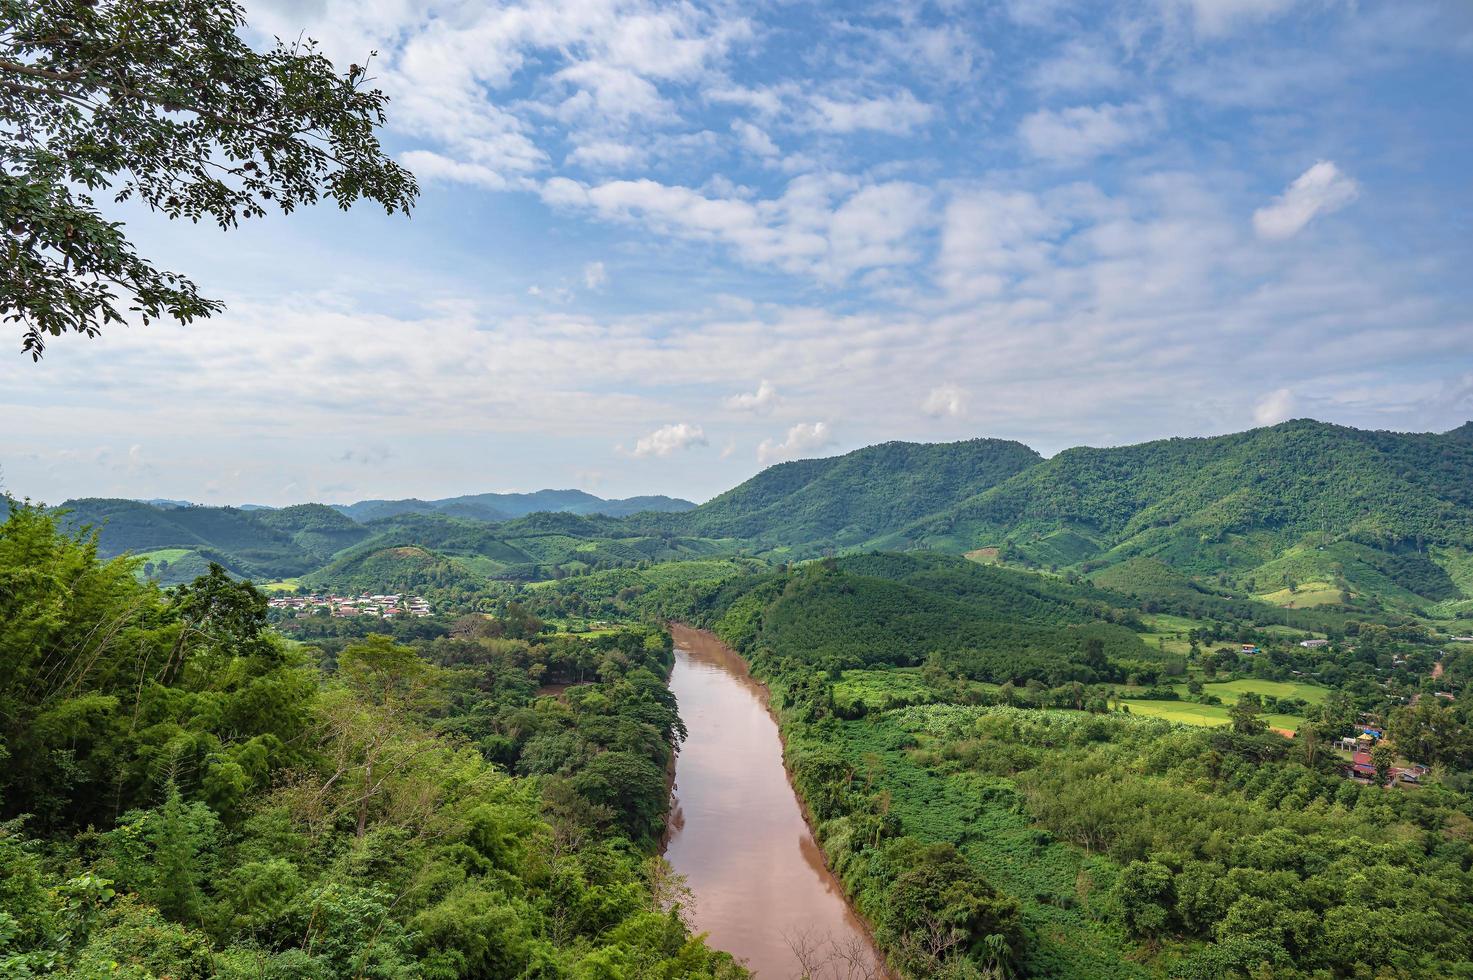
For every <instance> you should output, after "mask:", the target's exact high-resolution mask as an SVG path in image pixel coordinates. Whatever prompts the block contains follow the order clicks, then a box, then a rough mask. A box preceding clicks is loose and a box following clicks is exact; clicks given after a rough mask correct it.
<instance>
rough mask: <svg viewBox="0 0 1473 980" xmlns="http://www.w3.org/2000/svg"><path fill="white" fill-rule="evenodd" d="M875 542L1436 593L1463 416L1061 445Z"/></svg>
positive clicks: (1256, 585)
mask: <svg viewBox="0 0 1473 980" xmlns="http://www.w3.org/2000/svg"><path fill="white" fill-rule="evenodd" d="M881 543H883V544H886V545H888V546H891V547H924V548H934V549H939V550H943V551H972V550H974V549H991V548H1006V549H1008V550H1009V551H1010V552H1011V553H1014V554H1016V555H1017V556H1019V557H1020V558H1023V559H1026V560H1030V561H1033V562H1036V563H1038V564H1045V565H1058V566H1061V567H1062V566H1077V567H1080V568H1082V569H1084V570H1086V571H1088V570H1091V569H1093V568H1099V567H1104V566H1107V565H1113V564H1116V563H1119V562H1123V561H1126V560H1127V559H1131V558H1134V557H1139V556H1149V557H1152V558H1155V559H1158V560H1159V561H1160V562H1161V563H1164V564H1165V565H1166V566H1169V567H1170V568H1171V569H1174V570H1175V571H1176V572H1178V573H1181V574H1184V575H1186V576H1188V577H1194V578H1199V579H1200V578H1208V577H1217V578H1219V579H1221V580H1224V581H1225V582H1232V583H1236V584H1237V585H1239V586H1241V587H1246V588H1248V589H1250V590H1256V591H1258V592H1260V593H1265V594H1267V593H1271V592H1274V591H1275V590H1279V589H1285V588H1287V589H1289V590H1290V592H1291V595H1292V594H1297V592H1298V588H1299V586H1301V585H1303V584H1305V583H1306V582H1311V581H1313V582H1315V583H1316V584H1318V585H1321V586H1323V587H1324V589H1323V591H1324V592H1326V593H1334V598H1335V599H1336V600H1338V599H1339V598H1340V596H1341V593H1347V594H1354V593H1356V592H1358V591H1364V592H1368V593H1388V594H1390V593H1394V596H1393V597H1394V598H1398V599H1402V600H1406V601H1408V602H1415V601H1424V602H1425V601H1428V600H1430V601H1433V602H1439V601H1446V600H1455V599H1459V598H1461V597H1462V596H1463V595H1464V593H1465V592H1466V591H1467V590H1466V589H1465V588H1464V587H1461V586H1459V585H1458V584H1457V582H1456V581H1455V580H1454V578H1453V575H1452V574H1451V573H1450V569H1453V568H1461V567H1462V566H1463V565H1464V564H1465V563H1466V561H1467V559H1468V556H1469V554H1470V549H1473V426H1468V425H1465V426H1463V427H1461V428H1459V429H1455V430H1453V431H1451V432H1447V433H1442V434H1432V433H1425V434H1423V433H1394V432H1368V431H1362V430H1358V429H1352V428H1347V427H1344V426H1336V425H1328V424H1325V423H1322V422H1315V421H1312V420H1295V421H1290V422H1284V423H1281V424H1279V425H1275V426H1271V427H1268V428H1262V429H1254V430H1251V431H1248V432H1240V433H1235V434H1232V435H1226V436H1216V437H1210V438H1197V439H1164V440H1159V441H1156V442H1148V443H1143V444H1140V445H1135V446H1122V447H1116V448H1109V449H1089V448H1080V449H1070V450H1066V451H1065V452H1061V453H1059V454H1058V455H1057V456H1054V457H1053V458H1051V459H1048V460H1045V461H1043V462H1041V463H1039V464H1038V465H1037V466H1034V467H1030V468H1029V469H1027V470H1026V471H1023V472H1021V473H1019V474H1018V475H1017V476H1015V477H1013V478H1011V479H1009V480H1007V481H1004V482H1002V483H999V484H998V485H997V486H995V487H991V488H988V489H986V490H984V491H982V492H980V493H978V494H976V495H974V496H972V497H970V498H968V499H966V500H964V501H961V502H959V503H957V504H954V505H952V506H950V507H946V508H944V509H941V510H939V511H937V512H936V513H934V514H931V515H928V516H925V517H923V518H921V519H919V520H917V521H916V522H914V523H912V524H911V525H909V526H907V527H905V528H903V529H900V530H898V531H896V532H895V533H893V534H892V535H890V536H889V537H888V538H887V539H885V540H884V541H882V542H881Z"/></svg>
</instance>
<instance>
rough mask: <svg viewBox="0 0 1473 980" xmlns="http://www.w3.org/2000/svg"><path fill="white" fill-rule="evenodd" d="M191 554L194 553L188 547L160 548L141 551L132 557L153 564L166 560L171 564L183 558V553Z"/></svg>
mask: <svg viewBox="0 0 1473 980" xmlns="http://www.w3.org/2000/svg"><path fill="white" fill-rule="evenodd" d="M192 554H194V552H193V551H191V550H190V549H189V548H160V549H158V550H157V551H141V552H139V553H138V554H137V555H135V556H134V557H135V558H138V559H139V560H141V561H151V562H153V563H154V564H155V565H157V564H158V563H159V562H161V561H166V562H169V563H170V564H173V563H174V562H176V561H178V560H179V559H181V558H183V557H184V556H185V555H192Z"/></svg>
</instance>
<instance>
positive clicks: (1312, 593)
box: [1258, 582, 1340, 609]
mask: <svg viewBox="0 0 1473 980" xmlns="http://www.w3.org/2000/svg"><path fill="white" fill-rule="evenodd" d="M1258 599H1259V601H1261V602H1267V603H1270V604H1272V605H1275V606H1283V607H1284V608H1285V609H1311V608H1313V607H1314V606H1328V605H1332V604H1335V603H1338V602H1339V601H1340V590H1339V589H1337V588H1336V587H1335V586H1334V585H1333V584H1332V583H1330V582H1306V583H1304V584H1303V585H1301V586H1299V587H1298V588H1297V589H1295V590H1294V591H1293V592H1290V591H1289V590H1288V589H1287V588H1284V589H1279V590H1278V591H1277V592H1269V593H1267V594H1266V595H1260V596H1259V597H1258Z"/></svg>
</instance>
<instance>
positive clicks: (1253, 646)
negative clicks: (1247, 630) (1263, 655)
mask: <svg viewBox="0 0 1473 980" xmlns="http://www.w3.org/2000/svg"><path fill="white" fill-rule="evenodd" d="M1241 650H1242V652H1243V653H1257V652H1258V644H1257V643H1244V644H1243V646H1242V647H1241Z"/></svg>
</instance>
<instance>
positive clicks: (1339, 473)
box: [65, 420, 1473, 632]
mask: <svg viewBox="0 0 1473 980" xmlns="http://www.w3.org/2000/svg"><path fill="white" fill-rule="evenodd" d="M1469 487H1473V424H1470V425H1465V426H1463V427H1461V428H1459V429H1455V430H1453V431H1451V432H1447V433H1443V434H1440V435H1439V434H1404V433H1390V432H1366V431H1361V430H1357V429H1350V428H1345V427H1342V426H1334V425H1326V424H1324V423H1320V422H1314V421H1310V420H1297V421H1292V422H1285V423H1282V424H1280V425H1276V426H1272V427H1269V428H1264V429H1254V430H1252V431H1249V432H1243V433H1236V434H1233V435H1228V436H1218V437H1212V438H1199V439H1167V440H1161V441H1158V442H1151V443H1144V444H1141V445H1136V446H1122V447H1116V448H1108V449H1084V448H1081V449H1070V450H1067V451H1065V452H1062V453H1060V454H1058V455H1057V456H1054V457H1052V458H1050V459H1047V460H1045V459H1042V458H1041V457H1039V456H1038V455H1037V454H1036V453H1034V452H1033V451H1032V450H1030V449H1028V448H1027V447H1026V446H1022V445H1020V444H1018V443H1013V442H1003V441H999V440H989V439H977V440H971V441H968V442H958V443H944V444H935V445H918V444H912V443H885V444H883V445H878V446H871V447H868V448H866V449H861V450H857V451H855V452H852V453H848V454H846V455H842V456H836V457H832V458H828V459H814V460H798V461H794V462H789V463H782V464H778V465H776V466H773V467H770V468H768V469H766V470H764V471H763V472H761V473H759V474H757V475H756V476H755V477H753V478H752V479H750V480H748V481H746V482H745V483H743V484H741V485H740V486H737V487H735V488H733V489H731V490H729V491H727V492H726V493H724V494H721V495H719V496H717V497H715V498H713V499H712V500H710V501H708V502H706V503H704V504H702V505H700V506H699V507H695V508H694V509H684V508H686V504H685V503H684V502H682V501H675V500H671V499H669V498H657V497H638V498H630V499H628V500H624V501H600V499H599V498H596V497H592V496H591V495H588V494H582V493H580V492H577V491H539V492H538V493H535V494H479V495H472V496H466V497H457V498H448V499H446V500H439V501H416V500H404V501H382V500H371V501H361V502H359V503H357V504H353V505H345V506H340V507H336V508H334V507H328V506H324V505H300V506H296V507H287V508H283V509H281V510H269V509H250V510H241V509H235V508H218V507H177V506H168V505H163V506H154V505H150V504H145V503H140V502H137V501H119V500H94V499H86V500H75V501H69V502H68V503H67V504H66V505H65V509H66V510H67V511H68V514H67V518H66V519H67V521H68V522H69V526H71V527H82V526H93V527H97V528H98V529H99V530H100V537H99V542H100V547H101V549H102V553H103V554H104V555H107V556H112V555H116V554H122V553H124V552H132V553H134V554H140V555H142V556H143V557H144V558H145V566H146V568H145V571H146V572H147V574H148V575H149V577H151V578H153V579H154V580H156V581H160V582H162V583H164V584H178V583H181V582H184V581H188V580H189V579H190V578H192V577H193V576H195V575H197V574H199V573H200V572H201V571H202V570H203V569H205V568H207V567H208V565H209V563H210V562H216V563H218V564H220V565H222V566H223V567H225V568H226V569H227V570H228V571H230V572H231V573H232V574H235V575H237V576H238V577H247V578H254V579H256V580H258V581H263V582H264V581H271V580H273V579H289V580H291V581H292V582H293V583H295V584H300V585H301V587H303V588H320V589H338V590H356V589H360V588H385V587H392V588H395V589H402V590H413V591H418V592H424V593H432V594H434V595H435V596H436V598H438V599H441V600H443V601H446V602H451V603H454V604H456V605H458V606H467V605H470V604H472V603H473V602H474V601H475V599H476V597H478V596H484V595H486V594H501V593H504V592H505V591H507V589H508V587H511V588H514V587H515V586H516V585H517V584H518V583H530V582H543V581H551V580H557V579H561V578H565V577H568V576H577V575H586V574H590V573H597V572H600V571H604V570H608V569H620V568H624V569H627V568H636V567H639V566H642V565H647V564H649V563H652V562H661V561H684V560H688V559H692V558H713V557H758V558H762V559H765V560H767V561H770V562H785V561H791V560H801V559H806V558H812V557H819V556H822V555H825V554H835V553H845V552H856V551H866V550H872V549H874V548H882V549H885V550H892V551H894V550H898V551H907V550H914V549H925V550H932V551H943V552H951V553H968V554H971V555H972V556H973V557H974V558H977V559H979V560H982V561H989V562H996V563H1000V564H1004V565H1008V566H1011V567H1020V568H1030V569H1034V570H1045V571H1054V572H1060V573H1066V574H1067V573H1072V574H1075V575H1087V576H1092V577H1096V578H1097V580H1099V581H1100V582H1101V584H1104V585H1106V586H1107V587H1109V588H1111V589H1113V590H1116V591H1126V592H1130V593H1134V594H1136V595H1138V596H1140V597H1141V598H1153V597H1154V598H1169V599H1174V600H1175V601H1176V604H1177V606H1178V607H1180V606H1182V605H1183V602H1184V601H1187V600H1189V601H1190V602H1191V603H1192V604H1194V605H1195V607H1196V609H1197V612H1198V613H1199V614H1201V615H1213V614H1216V613H1218V612H1221V610H1222V609H1223V608H1224V606H1229V605H1231V606H1232V607H1233V608H1232V609H1231V611H1230V614H1231V615H1233V616H1238V617H1241V616H1244V615H1247V614H1248V613H1247V612H1245V608H1246V607H1245V605H1244V604H1246V603H1253V604H1257V605H1265V606H1270V607H1275V608H1278V609H1280V610H1283V615H1281V616H1280V618H1281V619H1283V620H1284V621H1285V622H1286V624H1288V625H1295V626H1301V625H1305V626H1307V625H1308V624H1309V622H1310V620H1309V619H1307V618H1305V617H1303V616H1301V617H1300V618H1299V619H1297V620H1291V619H1287V618H1285V617H1287V616H1288V615H1289V614H1294V613H1306V612H1314V611H1316V610H1317V611H1318V613H1319V614H1322V615H1324V616H1330V617H1334V616H1337V615H1338V616H1339V617H1340V619H1341V621H1342V622H1344V621H1346V620H1347V619H1350V618H1368V617H1369V618H1382V619H1384V618H1390V617H1395V616H1399V615H1412V616H1418V617H1421V618H1425V619H1432V620H1438V621H1441V622H1445V623H1448V624H1450V625H1451V626H1453V627H1454V628H1455V629H1462V630H1463V631H1465V632H1466V631H1469V630H1473V518H1470V517H1469V516H1468V515H1469V513H1470V512H1473V498H1470V497H1469V493H1470V491H1469V489H1468V488H1469ZM534 508H536V509H541V510H542V511H545V512H543V513H535V512H533V509H534ZM1100 576H1104V578H1099V577H1100ZM1459 622H1462V623H1464V624H1465V626H1464V627H1457V626H1456V624H1457V623H1459Z"/></svg>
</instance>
